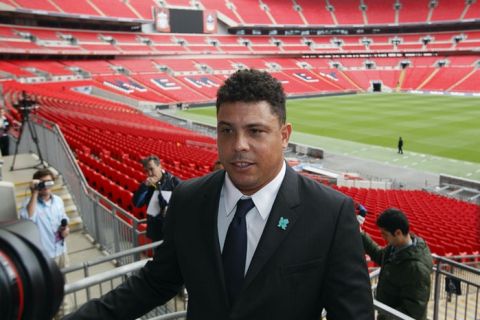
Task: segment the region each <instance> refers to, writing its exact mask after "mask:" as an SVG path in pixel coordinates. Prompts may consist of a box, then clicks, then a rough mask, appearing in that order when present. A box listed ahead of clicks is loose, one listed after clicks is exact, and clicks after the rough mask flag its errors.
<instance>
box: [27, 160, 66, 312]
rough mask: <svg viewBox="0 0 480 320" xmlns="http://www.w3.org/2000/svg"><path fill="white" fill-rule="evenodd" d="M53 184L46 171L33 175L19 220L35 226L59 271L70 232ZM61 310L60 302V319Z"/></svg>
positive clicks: (49, 172)
mask: <svg viewBox="0 0 480 320" xmlns="http://www.w3.org/2000/svg"><path fill="white" fill-rule="evenodd" d="M54 185H55V182H54V174H53V173H52V172H51V171H50V170H49V169H40V170H38V171H37V172H35V173H34V175H33V180H32V182H31V183H30V191H31V193H32V194H31V197H30V198H27V199H26V200H25V202H24V203H23V205H22V208H21V210H20V217H21V218H22V219H26V220H31V221H32V222H33V223H35V224H36V225H37V227H38V230H39V232H40V241H41V243H42V246H43V248H44V249H45V254H46V255H47V256H49V257H50V258H52V259H53V260H54V261H55V263H56V264H57V265H58V267H59V268H60V269H62V268H65V267H67V266H68V256H67V245H66V243H65V238H66V237H67V236H68V235H69V233H70V229H69V227H68V217H67V215H66V213H65V207H64V204H63V200H62V198H60V197H59V196H57V195H54V194H53V193H52V188H53V186H54ZM65 308H66V303H65V302H64V303H63V304H62V306H61V307H60V310H59V314H58V315H57V316H61V315H62V314H63V313H64V312H65Z"/></svg>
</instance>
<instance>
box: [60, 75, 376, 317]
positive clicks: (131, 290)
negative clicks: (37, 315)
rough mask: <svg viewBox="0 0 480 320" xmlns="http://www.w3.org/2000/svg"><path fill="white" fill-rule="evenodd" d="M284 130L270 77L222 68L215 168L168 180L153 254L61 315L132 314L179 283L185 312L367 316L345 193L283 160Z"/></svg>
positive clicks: (368, 297)
mask: <svg viewBox="0 0 480 320" xmlns="http://www.w3.org/2000/svg"><path fill="white" fill-rule="evenodd" d="M291 132H292V127H291V125H290V124H289V123H287V122H286V111H285V94H284V92H283V88H282V86H281V84H280V83H279V82H278V81H277V80H275V79H274V78H273V77H272V76H270V75H269V74H268V73H266V72H260V71H256V70H242V71H238V72H236V73H234V74H233V75H232V76H231V77H230V78H229V79H227V80H226V82H225V84H224V85H223V86H222V87H221V88H220V89H219V91H218V94H217V133H218V137H217V144H218V153H219V158H220V160H221V162H222V164H223V166H224V167H225V170H218V171H215V172H213V173H211V174H209V175H207V176H204V177H201V178H197V179H192V180H189V181H185V182H183V183H181V184H180V185H179V186H177V188H176V189H175V191H174V192H173V194H172V197H171V199H170V203H169V208H168V213H167V218H166V226H165V238H164V242H163V244H162V245H160V246H159V247H158V250H157V252H156V253H155V256H154V258H153V261H150V262H148V263H147V264H146V266H145V267H144V268H143V269H141V270H140V272H139V273H138V274H136V275H134V276H132V277H130V278H129V279H127V281H126V282H125V283H123V284H122V285H120V286H119V287H118V288H116V289H115V290H113V291H111V292H110V293H108V294H106V295H105V296H104V297H102V298H101V299H99V300H94V301H90V302H89V303H87V304H85V305H84V306H83V307H82V308H81V309H80V310H79V311H78V312H77V313H75V314H73V315H72V316H70V317H67V319H135V318H137V317H139V316H141V315H142V314H144V313H146V312H147V311H149V310H151V309H152V308H154V307H156V306H158V305H161V304H163V303H165V302H166V301H168V300H169V299H171V298H172V297H173V296H174V295H175V294H176V293H177V292H178V290H179V289H180V288H181V286H182V285H185V286H186V288H187V290H188V293H189V305H188V312H187V314H188V316H187V318H188V319H190V320H203V319H216V320H217V319H218V320H227V319H231V320H233V319H235V320H257V319H258V320H260V319H262V320H264V319H275V320H283V319H285V320H293V319H301V320H318V319H320V316H321V313H322V310H323V309H325V310H326V311H327V318H328V319H339V320H346V319H360V320H363V319H369V320H370V319H373V301H372V294H371V290H370V281H369V277H368V273H367V267H366V262H365V257H364V251H363V247H362V241H361V237H360V232H359V228H358V223H357V220H356V218H355V214H354V208H353V201H352V200H351V199H350V198H348V197H346V196H344V195H343V194H341V193H339V192H336V191H334V190H332V189H330V188H328V187H325V186H323V185H320V184H318V183H316V182H314V181H312V180H310V179H308V178H305V177H303V176H301V175H299V174H297V173H295V172H294V171H293V170H292V169H290V168H289V167H288V166H287V165H286V163H285V160H284V157H283V151H284V149H285V148H286V147H287V145H288V140H289V138H290V134H291ZM247 203H248V204H247ZM245 204H246V205H245ZM232 252H233V254H232Z"/></svg>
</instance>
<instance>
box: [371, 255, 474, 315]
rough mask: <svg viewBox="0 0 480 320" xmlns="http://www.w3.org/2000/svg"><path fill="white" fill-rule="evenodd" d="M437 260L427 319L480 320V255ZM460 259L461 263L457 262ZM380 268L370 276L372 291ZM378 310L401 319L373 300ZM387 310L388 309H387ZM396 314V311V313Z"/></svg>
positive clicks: (434, 257) (439, 258)
mask: <svg viewBox="0 0 480 320" xmlns="http://www.w3.org/2000/svg"><path fill="white" fill-rule="evenodd" d="M432 258H433V259H434V261H435V265H434V267H433V270H432V271H433V272H432V288H431V290H430V300H429V306H428V310H427V311H428V314H427V318H428V319H433V320H442V319H443V320H447V319H448V320H450V319H464V320H478V319H480V269H479V268H480V255H464V256H452V257H448V258H446V257H441V256H437V255H432ZM455 260H458V261H455ZM379 273H380V268H378V269H376V270H375V271H373V272H371V273H370V281H371V283H372V291H373V292H374V293H375V291H376V287H377V283H378V275H379ZM374 306H375V309H376V310H377V311H381V312H382V313H384V314H388V315H389V316H391V317H392V318H393V319H409V318H406V317H407V316H406V315H403V316H405V317H403V318H402V317H400V318H399V317H398V315H395V314H394V313H393V312H392V313H390V312H391V310H388V309H391V308H385V307H386V306H385V305H384V304H381V303H380V302H379V301H377V300H374ZM387 307H388V306H387ZM395 311H396V310H395ZM397 312H398V311H397Z"/></svg>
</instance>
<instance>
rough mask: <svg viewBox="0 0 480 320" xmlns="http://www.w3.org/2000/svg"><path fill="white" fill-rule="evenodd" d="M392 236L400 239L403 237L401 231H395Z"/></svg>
mask: <svg viewBox="0 0 480 320" xmlns="http://www.w3.org/2000/svg"><path fill="white" fill-rule="evenodd" d="M393 235H394V236H395V237H401V236H403V232H402V230H400V229H397V230H395V232H394V233H393Z"/></svg>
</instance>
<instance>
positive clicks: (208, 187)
mask: <svg viewBox="0 0 480 320" xmlns="http://www.w3.org/2000/svg"><path fill="white" fill-rule="evenodd" d="M224 179H225V173H224V172H223V171H222V173H220V172H219V173H218V174H214V176H213V177H212V180H211V181H210V182H209V183H208V184H205V187H204V189H205V193H204V195H203V196H204V202H203V205H202V208H203V210H202V211H203V212H204V217H203V218H201V221H203V222H204V230H206V233H205V235H206V237H207V238H206V241H207V242H208V245H209V248H211V251H210V254H211V255H212V257H213V265H214V268H215V272H214V273H215V275H217V279H212V280H216V281H219V282H220V284H221V287H222V288H223V290H224V294H222V296H223V297H225V301H224V303H225V304H228V299H227V289H226V286H225V278H224V275H223V263H222V253H221V251H220V244H219V240H218V228H217V220H218V206H219V202H220V192H221V190H222V186H223V181H224Z"/></svg>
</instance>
